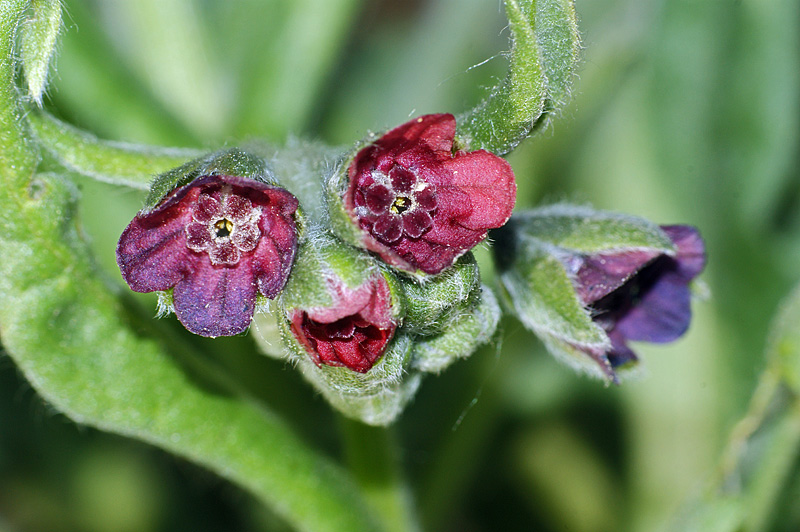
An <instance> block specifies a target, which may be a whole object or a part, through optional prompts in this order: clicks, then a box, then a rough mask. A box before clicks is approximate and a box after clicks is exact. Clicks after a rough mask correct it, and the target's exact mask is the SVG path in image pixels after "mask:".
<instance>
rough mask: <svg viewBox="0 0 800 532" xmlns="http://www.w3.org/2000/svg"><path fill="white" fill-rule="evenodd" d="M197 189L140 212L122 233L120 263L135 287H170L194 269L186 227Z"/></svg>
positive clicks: (126, 279) (136, 290) (140, 288)
mask: <svg viewBox="0 0 800 532" xmlns="http://www.w3.org/2000/svg"><path fill="white" fill-rule="evenodd" d="M193 192H194V194H192V193H189V194H185V195H184V194H181V195H176V196H173V197H172V198H170V200H169V201H168V202H167V203H165V204H164V205H163V206H161V207H159V208H157V209H155V210H153V211H151V212H149V213H145V214H139V215H137V216H136V217H135V218H134V219H133V221H131V223H130V224H128V227H126V228H125V230H124V231H123V232H122V236H120V239H119V243H118V244H117V264H118V265H119V268H120V272H121V273H122V277H123V278H124V279H125V282H127V283H128V285H129V286H130V288H131V290H133V291H135V292H153V291H156V290H167V289H169V288H171V287H172V286H173V285H174V284H175V283H176V282H178V281H179V280H180V279H181V278H182V277H183V276H184V273H185V272H187V271H189V270H191V269H192V268H193V260H194V259H193V257H192V252H191V251H190V250H189V248H187V246H186V231H185V229H184V227H185V225H186V224H187V223H189V221H190V220H191V212H190V210H189V208H188V204H189V203H190V202H191V201H192V200H193V199H194V197H193V196H195V197H196V191H193Z"/></svg>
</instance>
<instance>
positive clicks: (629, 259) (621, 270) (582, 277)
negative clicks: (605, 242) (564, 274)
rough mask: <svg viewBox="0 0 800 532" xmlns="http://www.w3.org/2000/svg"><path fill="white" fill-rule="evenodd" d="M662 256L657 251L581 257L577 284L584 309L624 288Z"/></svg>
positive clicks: (574, 281)
mask: <svg viewBox="0 0 800 532" xmlns="http://www.w3.org/2000/svg"><path fill="white" fill-rule="evenodd" d="M659 254H660V252H659V251H654V250H636V251H628V252H624V253H613V254H605V255H590V256H585V257H580V258H579V259H578V261H576V263H577V264H576V266H578V271H577V272H575V274H574V280H573V284H574V285H575V290H576V292H577V293H578V297H579V298H580V300H581V302H582V303H583V304H584V305H591V304H592V303H594V302H595V301H598V300H600V299H602V298H603V297H605V296H607V295H608V294H610V293H611V292H613V291H614V290H616V289H617V288H619V287H620V286H622V285H623V284H624V283H625V282H626V281H627V280H628V279H630V278H631V277H632V276H633V275H635V274H636V273H637V272H638V271H639V270H640V269H642V268H643V267H644V266H645V265H646V264H647V263H648V262H650V261H651V260H653V259H654V258H656V257H657V256H658V255H659ZM569 267H570V265H567V268H568V269H569Z"/></svg>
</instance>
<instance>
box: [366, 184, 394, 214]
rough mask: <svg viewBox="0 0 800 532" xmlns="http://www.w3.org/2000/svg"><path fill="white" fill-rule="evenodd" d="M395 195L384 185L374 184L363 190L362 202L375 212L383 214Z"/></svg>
mask: <svg viewBox="0 0 800 532" xmlns="http://www.w3.org/2000/svg"><path fill="white" fill-rule="evenodd" d="M394 198H395V195H394V194H393V193H392V191H391V190H389V188H388V187H386V186H384V185H379V184H375V185H372V186H370V187H369V188H367V190H366V192H364V202H365V204H366V206H367V208H368V209H369V210H371V211H372V212H373V213H375V214H383V213H385V212H386V211H388V210H389V207H390V206H391V204H392V202H393V201H394Z"/></svg>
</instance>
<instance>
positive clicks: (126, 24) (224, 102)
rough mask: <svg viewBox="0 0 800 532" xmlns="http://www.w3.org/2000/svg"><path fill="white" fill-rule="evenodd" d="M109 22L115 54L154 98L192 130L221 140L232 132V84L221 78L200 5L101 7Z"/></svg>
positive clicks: (148, 1)
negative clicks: (224, 135) (126, 64)
mask: <svg viewBox="0 0 800 532" xmlns="http://www.w3.org/2000/svg"><path fill="white" fill-rule="evenodd" d="M98 7H99V8H100V9H101V10H102V13H103V14H104V15H105V17H106V18H107V19H108V22H109V27H112V28H114V32H113V34H111V38H112V41H113V42H114V43H115V44H116V48H117V52H118V53H120V54H121V55H122V56H123V57H124V58H126V59H127V62H128V64H129V65H130V66H131V67H132V68H133V69H134V71H135V72H136V73H137V75H138V77H139V78H140V79H141V80H143V81H144V82H145V83H146V84H147V86H148V87H149V88H150V90H151V92H152V94H153V95H155V97H156V98H157V99H158V100H159V101H160V102H161V103H162V104H163V105H164V106H165V107H166V108H167V109H169V110H170V111H171V113H172V114H173V115H174V116H176V117H177V118H178V119H179V120H180V121H181V122H182V123H183V124H184V125H185V126H186V127H187V128H188V129H189V130H191V131H194V132H198V133H200V134H201V136H202V137H203V138H219V137H220V133H221V132H226V131H228V130H229V122H230V118H231V108H232V102H231V98H230V94H231V90H230V87H229V86H228V85H229V82H230V80H228V79H226V77H224V76H221V75H220V73H219V69H218V68H217V62H218V61H224V58H221V57H217V55H216V49H217V48H216V46H215V44H214V43H215V41H216V40H219V39H220V38H222V37H224V36H223V35H220V34H218V33H217V32H215V31H213V30H212V28H208V27H205V26H204V25H203V21H202V18H201V17H200V12H199V10H200V2H196V1H194V0H139V1H137V2H106V3H101V4H100V5H99V6H98Z"/></svg>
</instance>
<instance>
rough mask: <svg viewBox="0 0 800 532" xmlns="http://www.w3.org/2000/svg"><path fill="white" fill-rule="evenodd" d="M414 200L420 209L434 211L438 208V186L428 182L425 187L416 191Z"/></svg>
mask: <svg viewBox="0 0 800 532" xmlns="http://www.w3.org/2000/svg"><path fill="white" fill-rule="evenodd" d="M414 201H415V202H416V203H417V206H418V207H419V208H420V209H425V210H426V211H432V210H434V209H435V208H436V204H437V199H436V187H434V186H433V185H430V184H426V186H425V188H423V189H422V190H418V191H416V192H415V193H414Z"/></svg>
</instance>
